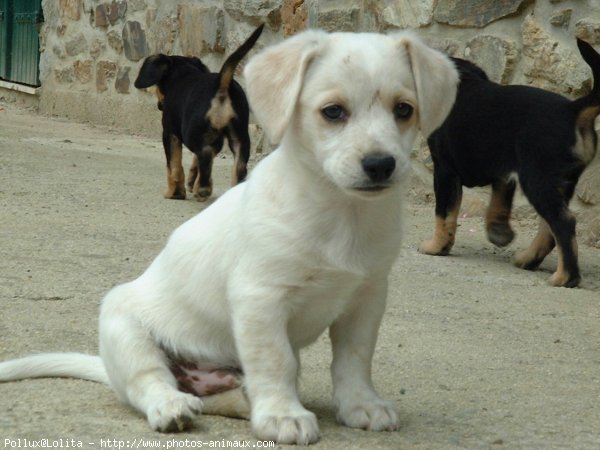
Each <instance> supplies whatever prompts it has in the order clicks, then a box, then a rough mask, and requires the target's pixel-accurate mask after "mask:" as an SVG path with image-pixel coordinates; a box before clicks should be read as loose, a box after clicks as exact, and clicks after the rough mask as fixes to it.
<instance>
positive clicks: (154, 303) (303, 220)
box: [0, 31, 458, 444]
mask: <svg viewBox="0 0 600 450" xmlns="http://www.w3.org/2000/svg"><path fill="white" fill-rule="evenodd" d="M245 76H246V80H247V86H248V97H249V99H250V103H251V105H252V106H253V109H254V111H255V113H256V115H257V117H258V118H259V119H260V120H261V122H262V123H263V124H264V126H265V127H266V129H267V131H268V133H269V135H270V136H271V137H272V138H273V139H274V140H275V141H278V142H280V147H279V148H278V149H277V150H276V151H275V152H273V153H272V154H271V155H269V156H268V157H267V158H265V159H264V160H263V161H262V162H261V163H260V164H258V165H257V167H256V168H255V169H254V171H253V172H252V174H251V176H250V177H249V179H248V180H247V181H246V182H245V183H242V184H239V185H237V186H235V187H234V188H232V189H230V190H229V191H228V192H226V193H225V194H224V195H223V196H221V198H219V199H218V200H217V201H216V202H215V203H214V204H212V205H211V206H209V207H208V208H207V209H206V210H204V211H203V212H202V213H200V214H198V215H197V216H196V217H194V218H192V219H191V220H189V221H188V222H186V223H184V224H183V225H181V226H180V227H179V228H178V229H177V230H175V232H174V233H173V234H172V236H171V237H170V239H169V242H168V244H167V245H166V247H165V248H164V250H163V251H162V252H161V253H160V254H159V255H158V257H157V258H156V259H155V260H154V262H153V263H152V264H151V265H150V267H149V268H148V269H147V270H146V272H145V273H144V274H142V275H141V276H140V277H139V278H138V279H136V280H134V281H132V282H130V283H126V284H123V285H120V286H117V287H116V288H114V289H113V290H112V291H110V292H109V293H108V295H107V296H106V298H105V299H104V301H103V304H102V309H101V313H100V355H101V357H102V361H103V363H104V368H105V369H106V373H107V374H108V378H109V380H110V385H111V386H112V387H113V388H114V389H115V391H116V392H117V394H118V395H119V397H120V398H121V399H122V400H123V401H125V402H128V403H129V404H131V405H133V406H134V407H135V408H137V409H138V410H140V411H141V412H142V413H144V414H145V415H146V416H147V418H148V421H149V423H150V425H151V426H152V427H153V428H155V429H159V430H164V429H166V428H167V427H169V426H172V425H173V423H175V424H176V425H177V426H178V427H182V426H183V425H184V422H185V421H186V419H188V418H189V417H191V416H193V415H194V414H195V413H196V412H198V411H200V410H201V409H202V406H203V405H202V401H201V400H200V399H199V398H197V397H194V396H192V395H189V394H184V393H181V392H178V391H177V389H176V382H175V380H174V378H173V376H172V375H171V373H170V371H169V370H168V368H167V366H166V356H165V354H164V350H165V349H166V350H167V351H168V352H169V353H170V354H173V355H177V356H178V357H180V358H184V359H189V360H191V361H205V362H210V363H212V364H218V365H224V366H237V367H242V368H243V371H244V375H245V389H246V392H247V395H248V398H249V400H250V405H251V422H252V427H253V429H254V431H255V433H256V435H257V436H258V437H259V438H260V439H273V440H276V441H278V442H280V443H298V444H306V443H311V442H315V441H316V440H317V439H318V436H319V429H318V425H317V421H316V418H315V415H314V414H313V413H312V412H310V411H308V410H306V409H305V408H304V406H302V404H301V403H300V401H299V399H298V394H297V390H296V382H297V374H298V367H299V360H298V353H299V350H300V349H301V348H302V347H304V346H306V345H308V344H310V343H312V342H313V341H314V340H315V339H317V337H318V336H319V335H321V334H322V333H323V331H325V330H326V329H329V333H330V336H331V341H332V345H333V362H332V366H331V373H332V377H333V386H334V394H333V395H334V404H335V407H336V409H337V417H338V420H339V421H340V422H341V423H343V424H345V425H348V426H351V427H360V428H365V429H370V430H395V429H397V428H398V426H399V423H398V416H397V413H396V411H395V408H394V406H393V405H392V403H390V402H388V401H385V400H382V399H381V398H380V397H379V396H378V395H377V393H376V392H375V390H374V388H373V384H372V382H371V359H372V355H373V350H374V347H375V342H376V339H377V332H378V328H379V324H380V320H381V317H382V314H383V312H384V309H385V302H386V293H387V277H388V273H389V271H390V267H391V265H392V263H393V262H394V260H395V259H396V257H397V255H398V252H399V249H400V237H401V214H402V182H403V181H405V180H406V178H407V175H408V172H409V158H410V152H411V147H412V144H413V140H414V138H415V136H416V134H417V132H418V128H419V127H420V128H421V129H422V130H423V132H424V133H429V132H431V131H433V130H434V129H435V128H437V127H438V126H439V125H440V124H441V122H442V121H443V120H444V118H445V116H446V115H447V113H448V112H449V110H450V108H451V106H452V103H453V101H454V96H455V93H456V84H457V81H458V77H457V74H456V71H455V70H454V67H453V65H452V64H451V63H450V61H449V60H448V59H447V58H445V57H444V56H443V55H441V54H440V53H438V52H436V51H434V50H431V49H429V48H428V47H425V46H424V45H423V44H422V43H421V42H420V41H418V40H417V39H415V38H414V37H412V36H410V35H395V36H384V35H376V34H350V33H335V34H326V33H324V32H319V31H307V32H304V33H302V34H300V35H298V36H295V37H293V38H290V39H288V40H286V41H284V42H283V43H280V44H278V45H276V46H273V47H270V48H267V49H266V50H265V51H263V52H262V53H260V54H259V55H258V56H256V57H255V58H254V59H253V60H251V61H250V62H249V64H248V65H247V68H246V71H245ZM398 102H406V103H409V104H411V105H412V106H413V107H414V108H415V115H414V117H412V118H411V119H409V120H407V121H397V120H396V119H395V117H394V115H393V108H394V106H395V104H396V103H398ZM333 103H335V104H340V105H342V106H343V107H344V108H345V110H346V111H347V113H348V118H347V120H345V121H343V122H335V123H332V122H329V121H327V120H325V119H324V118H323V116H322V114H321V110H322V109H323V108H324V107H325V106H327V105H330V104H333ZM370 154H383V155H388V156H392V157H393V158H394V159H395V161H396V167H395V170H394V172H393V174H392V175H391V177H390V178H389V180H387V181H386V183H387V184H386V186H387V188H386V189H384V190H382V191H377V192H364V191H361V190H359V189H361V188H363V187H365V186H367V187H368V186H371V184H372V183H371V182H370V180H369V179H368V177H367V175H366V174H365V172H364V170H363V168H362V166H361V160H362V158H364V157H365V156H368V155H370ZM33 358H35V357H33ZM53 359H54V360H55V361H59V360H60V356H55V357H54V358H53ZM7 364H13V365H12V366H11V367H10V370H9V367H8V366H7ZM44 364H49V363H48V361H47V360H46V361H45V362H42V363H41V366H42V367H43V366H44ZM86 364H88V362H83V363H82V365H83V366H85V365H86ZM94 364H95V363H94ZM34 365H35V364H34ZM17 366H18V363H17ZM96 366H98V364H96ZM31 367H32V366H31V361H30V362H29V365H22V366H21V372H20V373H19V370H18V367H17V369H15V362H12V363H2V364H0V379H2V380H7V379H15V378H18V377H28V376H40V375H43V374H44V373H43V370H35V371H34V370H31ZM38 369H39V367H38ZM92 372H94V371H92ZM102 373H103V370H102V368H101V367H96V369H95V375H96V376H95V377H91V378H92V379H95V380H96V381H103V380H102ZM49 374H50V375H54V374H55V373H54V372H51V373H50V372H49ZM62 374H63V375H64V374H65V373H64V372H63V373H62ZM72 374H74V375H73V376H81V375H82V373H81V371H78V372H75V371H74V372H72Z"/></svg>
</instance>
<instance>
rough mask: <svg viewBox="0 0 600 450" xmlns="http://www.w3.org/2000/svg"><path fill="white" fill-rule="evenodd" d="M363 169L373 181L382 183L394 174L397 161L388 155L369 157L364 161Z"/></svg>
mask: <svg viewBox="0 0 600 450" xmlns="http://www.w3.org/2000/svg"><path fill="white" fill-rule="evenodd" d="M361 163H362V167H363V170H364V171H365V173H366V174H367V175H368V176H369V178H370V179H371V181H375V182H377V183H378V182H381V181H385V180H387V179H388V178H389V177H391V176H392V173H394V169H395V168H396V160H395V159H394V157H393V156H388V155H378V154H375V155H367V156H365V157H364V158H363V159H362V161H361Z"/></svg>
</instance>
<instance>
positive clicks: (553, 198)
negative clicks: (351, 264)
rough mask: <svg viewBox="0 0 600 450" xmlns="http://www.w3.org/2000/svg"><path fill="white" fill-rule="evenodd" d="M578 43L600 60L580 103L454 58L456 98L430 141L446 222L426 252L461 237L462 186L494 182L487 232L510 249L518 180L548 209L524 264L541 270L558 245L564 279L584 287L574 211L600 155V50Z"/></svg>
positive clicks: (440, 218)
mask: <svg viewBox="0 0 600 450" xmlns="http://www.w3.org/2000/svg"><path fill="white" fill-rule="evenodd" d="M577 45H578V47H579V51H580V53H581V55H582V57H583V59H584V60H585V62H586V63H587V64H588V65H589V66H590V67H591V69H592V73H593V77H594V87H593V89H592V91H591V93H590V94H588V95H586V96H584V97H582V98H579V99H577V100H575V101H570V100H568V99H566V98H564V97H562V96H561V95H558V94H554V93H551V92H548V91H545V90H542V89H538V88H534V87H530V86H501V85H499V84H496V83H494V82H492V81H490V80H488V77H487V76H486V74H485V72H484V71H483V70H481V69H480V68H479V67H477V66H476V65H474V64H472V63H470V62H468V61H465V60H462V59H459V58H453V60H454V63H455V65H456V67H457V68H458V70H459V72H460V85H459V89H458V94H457V98H456V103H455V104H454V107H453V109H452V111H451V113H450V115H449V116H448V118H447V119H446V121H445V122H444V123H443V124H442V126H441V127H440V128H438V129H437V130H436V131H435V132H434V133H433V134H432V135H431V136H430V137H429V139H428V141H427V142H428V144H429V148H430V150H431V155H432V158H433V164H434V190H435V199H436V206H435V215H436V226H435V233H434V236H433V239H431V240H428V241H424V242H423V243H422V244H421V245H420V248H419V250H420V251H421V252H422V253H427V254H430V255H447V254H448V253H449V252H450V249H451V248H452V245H453V244H454V239H455V234H456V227H457V218H458V213H459V209H460V203H461V197H462V186H467V187H473V186H486V185H490V184H491V186H492V196H491V201H490V204H489V206H488V210H487V214H486V229H487V236H488V239H489V240H490V242H492V243H493V244H495V245H497V246H499V247H504V246H506V245H508V244H509V243H510V242H511V241H512V240H513V238H514V232H513V230H512V229H511V227H510V224H509V219H510V212H511V207H512V200H513V195H514V192H515V188H516V183H517V181H518V182H519V184H520V185H521V188H522V190H523V192H524V194H525V195H526V197H527V199H528V200H529V202H530V203H531V204H532V206H533V207H534V208H535V210H536V211H537V213H538V214H539V216H540V225H539V230H538V233H537V236H536V237H535V238H534V240H533V242H532V243H531V245H530V246H529V248H528V249H526V250H524V251H521V252H519V253H517V254H516V255H515V257H514V264H515V265H516V266H518V267H521V268H524V269H528V270H534V269H536V268H537V267H538V266H539V265H540V264H541V262H542V261H543V259H544V258H545V257H546V255H548V253H550V251H551V250H552V249H553V248H554V246H555V245H556V246H557V248H558V268H557V270H556V272H555V273H554V274H553V275H552V277H551V278H550V280H549V281H550V283H551V284H552V285H554V286H566V287H574V286H577V285H578V283H579V281H580V279H581V276H580V273H579V267H578V263H577V242H576V240H575V217H574V216H573V214H572V213H571V212H570V211H569V207H568V205H569V201H570V200H571V197H572V196H573V192H574V189H575V186H576V184H577V180H578V179H579V176H580V175H581V173H582V172H583V170H584V169H585V167H586V165H587V164H588V163H589V162H590V161H591V160H592V159H593V158H594V156H595V153H596V145H597V136H596V133H595V131H594V120H595V119H596V116H598V114H599V113H600V55H598V53H596V51H595V50H594V49H593V48H592V47H591V46H590V45H589V44H588V43H586V42H584V41H581V40H578V41H577Z"/></svg>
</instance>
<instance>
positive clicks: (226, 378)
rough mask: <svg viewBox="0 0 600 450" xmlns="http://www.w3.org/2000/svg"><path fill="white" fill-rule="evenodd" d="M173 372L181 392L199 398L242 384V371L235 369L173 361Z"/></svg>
mask: <svg viewBox="0 0 600 450" xmlns="http://www.w3.org/2000/svg"><path fill="white" fill-rule="evenodd" d="M171 372H172V373H173V375H174V376H175V379H176V380H177V388H178V389H179V390H180V391H183V392H187V393H189V394H193V395H196V396H198V397H203V396H206V395H214V394H218V393H220V392H225V391H228V390H230V389H235V388H237V387H239V386H241V384H242V382H241V377H242V371H241V370H239V369H236V368H234V367H215V366H211V365H208V364H196V363H189V362H175V361H172V362H171Z"/></svg>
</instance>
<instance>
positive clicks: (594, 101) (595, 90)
mask: <svg viewBox="0 0 600 450" xmlns="http://www.w3.org/2000/svg"><path fill="white" fill-rule="evenodd" d="M577 47H578V48H579V53H581V57H582V58H583V60H584V61H585V62H586V63H587V65H588V66H590V69H592V76H593V83H594V84H593V87H592V91H591V92H590V93H589V94H588V95H586V96H585V97H581V98H580V99H578V100H576V101H575V104H576V105H577V106H578V107H579V108H581V109H583V108H586V107H590V106H600V54H598V52H596V50H594V47H592V46H591V45H590V44H588V43H587V42H585V41H584V40H581V39H577Z"/></svg>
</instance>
